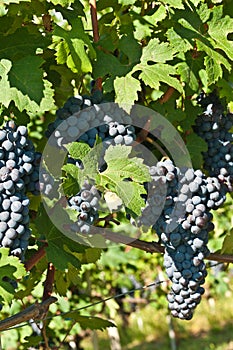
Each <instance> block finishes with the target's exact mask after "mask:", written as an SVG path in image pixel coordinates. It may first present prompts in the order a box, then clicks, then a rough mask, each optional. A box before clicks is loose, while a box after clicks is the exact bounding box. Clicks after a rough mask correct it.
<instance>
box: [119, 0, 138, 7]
mask: <svg viewBox="0 0 233 350" xmlns="http://www.w3.org/2000/svg"><path fill="white" fill-rule="evenodd" d="M136 1H137V0H118V2H119V4H121V5H123V6H128V5H133V4H135V2H136Z"/></svg>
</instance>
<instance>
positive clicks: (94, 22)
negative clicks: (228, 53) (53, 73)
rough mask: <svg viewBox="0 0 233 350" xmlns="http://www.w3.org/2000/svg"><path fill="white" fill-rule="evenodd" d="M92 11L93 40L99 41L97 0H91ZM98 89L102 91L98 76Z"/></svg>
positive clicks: (96, 83) (96, 85)
mask: <svg viewBox="0 0 233 350" xmlns="http://www.w3.org/2000/svg"><path fill="white" fill-rule="evenodd" d="M89 4H90V11H91V23H92V30H93V41H94V43H97V42H98V41H99V39H100V36H99V28H98V18H97V8H96V0H90V1H89ZM95 88H96V90H99V91H102V78H100V77H99V78H97V79H96V82H95Z"/></svg>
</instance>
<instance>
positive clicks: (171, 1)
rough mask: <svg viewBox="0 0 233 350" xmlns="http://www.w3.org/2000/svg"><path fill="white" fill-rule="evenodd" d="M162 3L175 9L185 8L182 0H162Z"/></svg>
mask: <svg viewBox="0 0 233 350" xmlns="http://www.w3.org/2000/svg"><path fill="white" fill-rule="evenodd" d="M161 3H163V4H164V5H167V6H169V7H174V8H175V9H184V5H183V1H182V0H161Z"/></svg>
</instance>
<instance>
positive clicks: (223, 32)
mask: <svg viewBox="0 0 233 350" xmlns="http://www.w3.org/2000/svg"><path fill="white" fill-rule="evenodd" d="M221 15H222V8H221V7H214V8H213V18H212V19H211V20H210V21H209V22H208V26H209V29H208V33H209V35H210V36H211V38H212V39H213V40H214V41H215V44H214V48H215V50H216V49H217V48H219V49H221V50H223V52H224V53H225V54H226V55H227V56H228V57H229V58H230V59H231V60H233V41H232V40H230V39H229V38H228V36H229V34H231V33H233V18H231V17H229V16H225V17H224V18H221Z"/></svg>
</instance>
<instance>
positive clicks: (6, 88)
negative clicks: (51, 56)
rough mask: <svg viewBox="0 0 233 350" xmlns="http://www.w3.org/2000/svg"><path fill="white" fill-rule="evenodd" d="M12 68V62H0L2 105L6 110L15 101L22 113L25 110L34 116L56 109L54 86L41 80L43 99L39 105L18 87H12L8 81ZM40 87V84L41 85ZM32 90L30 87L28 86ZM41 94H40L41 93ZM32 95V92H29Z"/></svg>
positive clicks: (0, 97)
mask: <svg viewBox="0 0 233 350" xmlns="http://www.w3.org/2000/svg"><path fill="white" fill-rule="evenodd" d="M11 68H12V62H11V61H9V60H6V59H2V60H1V61H0V78H1V79H0V103H2V104H3V105H4V106H5V107H6V108H8V107H9V104H10V102H11V101H14V103H15V105H16V107H17V108H18V109H19V110H20V111H21V112H22V111H23V110H24V109H25V110H26V111H27V112H30V113H32V114H36V113H39V112H41V113H43V112H45V111H48V110H51V109H52V108H53V107H54V100H53V94H54V91H53V89H52V84H51V83H50V82H48V81H47V80H41V82H42V85H43V88H44V90H43V95H44V96H43V97H42V99H41V101H40V104H39V105H38V104H37V103H36V102H35V101H32V100H31V99H30V98H29V96H26V95H23V93H22V92H21V91H20V90H18V89H17V88H16V87H11V86H10V82H9V80H8V73H9V72H10V70H11ZM39 85H40V84H39ZM28 88H29V90H30V86H28ZM39 93H40V92H39ZM29 94H30V92H29Z"/></svg>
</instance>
